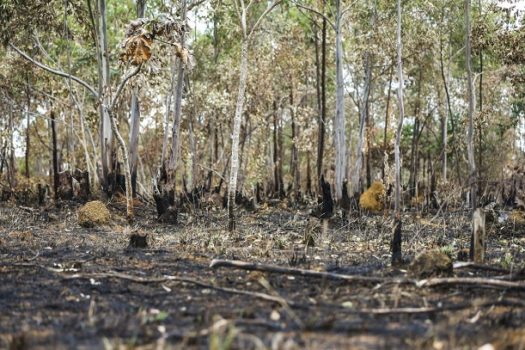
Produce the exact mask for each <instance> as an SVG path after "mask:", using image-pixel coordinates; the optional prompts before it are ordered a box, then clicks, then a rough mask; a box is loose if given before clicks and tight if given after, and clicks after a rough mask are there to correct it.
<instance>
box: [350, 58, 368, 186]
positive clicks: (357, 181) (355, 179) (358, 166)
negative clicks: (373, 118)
mask: <svg viewBox="0 0 525 350" xmlns="http://www.w3.org/2000/svg"><path fill="white" fill-rule="evenodd" d="M371 81H372V58H371V57H370V53H369V52H365V84H364V90H363V96H361V103H362V105H361V106H360V108H359V136H358V139H357V147H356V161H355V166H354V174H353V176H352V191H351V195H352V196H356V195H359V193H360V192H361V186H362V183H361V170H362V168H363V144H364V139H365V130H366V116H367V115H368V101H369V96H370V84H371Z"/></svg>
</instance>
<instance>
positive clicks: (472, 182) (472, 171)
mask: <svg viewBox="0 0 525 350" xmlns="http://www.w3.org/2000/svg"><path fill="white" fill-rule="evenodd" d="M470 12H471V11H470V0H465V61H466V62H465V63H466V67H467V99H468V101H467V102H468V128H467V157H468V164H469V186H470V208H471V209H475V208H477V174H476V160H475V158H474V110H475V101H474V97H475V96H474V85H473V80H472V54H471V42H470V15H471V13H470Z"/></svg>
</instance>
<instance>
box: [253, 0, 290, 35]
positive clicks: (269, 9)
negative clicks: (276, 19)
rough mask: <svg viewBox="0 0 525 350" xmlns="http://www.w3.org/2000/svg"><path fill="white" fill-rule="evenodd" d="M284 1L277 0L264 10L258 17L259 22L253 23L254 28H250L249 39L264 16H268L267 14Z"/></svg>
mask: <svg viewBox="0 0 525 350" xmlns="http://www.w3.org/2000/svg"><path fill="white" fill-rule="evenodd" d="M281 2H282V0H275V1H274V2H273V3H272V4H271V5H270V6H268V8H267V9H266V10H265V11H264V12H263V14H262V15H261V16H260V17H259V18H258V19H257V22H255V24H254V25H253V27H252V29H251V30H250V34H248V39H249V38H251V36H252V34H253V33H254V32H255V30H256V29H257V27H258V26H259V24H261V21H262V20H263V18H264V17H266V15H267V14H269V13H270V12H271V11H272V10H273V9H274V8H275V6H277V5H279V4H280V3H281Z"/></svg>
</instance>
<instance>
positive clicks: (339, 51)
mask: <svg viewBox="0 0 525 350" xmlns="http://www.w3.org/2000/svg"><path fill="white" fill-rule="evenodd" d="M335 4H336V20H335V43H336V44H335V65H336V70H335V71H336V102H335V120H334V143H335V201H336V203H339V202H340V201H341V198H342V193H343V192H342V191H343V182H344V180H345V171H346V128H345V98H344V97H345V92H344V88H345V86H344V76H343V55H344V53H343V39H342V23H341V22H342V16H343V13H342V10H341V0H336V2H335ZM323 24H324V22H323Z"/></svg>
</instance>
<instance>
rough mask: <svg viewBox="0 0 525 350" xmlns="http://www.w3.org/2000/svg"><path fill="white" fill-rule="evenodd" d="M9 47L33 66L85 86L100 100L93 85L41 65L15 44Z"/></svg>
mask: <svg viewBox="0 0 525 350" xmlns="http://www.w3.org/2000/svg"><path fill="white" fill-rule="evenodd" d="M9 46H10V47H11V48H12V49H13V50H15V51H16V52H17V53H18V54H19V55H20V56H22V57H23V58H25V59H26V60H27V61H29V62H31V63H33V64H34V65H36V66H37V67H40V68H42V69H43V70H45V71H48V72H49V73H52V74H55V75H58V76H60V77H62V78H69V79H71V80H73V81H76V82H77V83H78V84H80V85H82V86H84V87H85V88H86V89H88V90H89V92H91V94H92V95H93V96H95V98H98V97H99V96H98V93H97V91H96V90H95V89H94V88H93V87H92V86H91V85H89V84H88V83H86V82H85V81H84V80H82V79H80V78H78V77H76V76H74V75H71V74H68V73H64V72H62V71H59V70H56V69H53V68H51V67H48V66H46V65H45V64H43V63H40V62H38V61H36V60H34V59H33V58H31V57H30V56H29V55H27V54H26V53H25V52H23V51H21V50H20V49H19V48H18V47H16V46H15V45H13V44H11V43H10V44H9Z"/></svg>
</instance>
